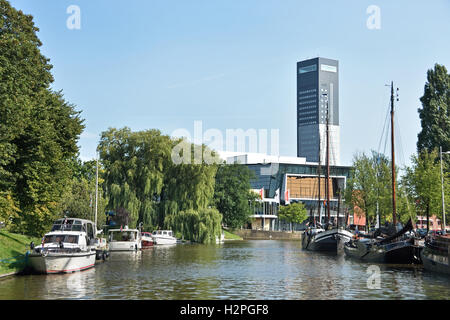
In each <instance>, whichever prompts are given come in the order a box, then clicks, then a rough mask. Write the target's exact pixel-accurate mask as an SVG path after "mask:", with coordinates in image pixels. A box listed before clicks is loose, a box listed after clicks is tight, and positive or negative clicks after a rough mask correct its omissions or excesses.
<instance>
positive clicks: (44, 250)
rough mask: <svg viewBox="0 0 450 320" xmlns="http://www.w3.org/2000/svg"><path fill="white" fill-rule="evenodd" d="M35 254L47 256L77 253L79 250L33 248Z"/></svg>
mask: <svg viewBox="0 0 450 320" xmlns="http://www.w3.org/2000/svg"><path fill="white" fill-rule="evenodd" d="M34 251H35V252H36V253H41V254H44V255H46V254H49V253H79V252H81V248H35V249H34Z"/></svg>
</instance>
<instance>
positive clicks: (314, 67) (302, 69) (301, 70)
mask: <svg viewBox="0 0 450 320" xmlns="http://www.w3.org/2000/svg"><path fill="white" fill-rule="evenodd" d="M312 71H317V64H312V65H309V66H304V67H300V68H298V73H299V74H302V73H307V72H312Z"/></svg>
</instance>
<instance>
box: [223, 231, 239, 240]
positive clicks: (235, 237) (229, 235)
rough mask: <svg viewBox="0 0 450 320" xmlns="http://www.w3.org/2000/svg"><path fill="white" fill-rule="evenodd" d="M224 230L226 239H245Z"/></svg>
mask: <svg viewBox="0 0 450 320" xmlns="http://www.w3.org/2000/svg"><path fill="white" fill-rule="evenodd" d="M223 232H224V233H225V240H244V239H243V238H241V237H240V236H238V235H237V234H234V233H231V232H228V231H227V230H223Z"/></svg>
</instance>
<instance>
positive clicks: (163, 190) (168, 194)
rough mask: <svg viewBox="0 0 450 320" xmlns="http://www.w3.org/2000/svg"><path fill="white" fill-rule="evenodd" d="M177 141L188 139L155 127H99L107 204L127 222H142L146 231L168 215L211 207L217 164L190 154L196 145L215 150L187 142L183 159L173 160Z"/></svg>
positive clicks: (161, 224) (161, 225)
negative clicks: (102, 129) (101, 129)
mask: <svg viewBox="0 0 450 320" xmlns="http://www.w3.org/2000/svg"><path fill="white" fill-rule="evenodd" d="M180 143H181V144H183V145H184V143H187V142H185V141H183V140H180V139H172V138H170V137H169V136H165V135H162V134H161V132H160V131H159V130H147V131H139V132H131V130H130V129H129V128H123V129H120V130H118V129H109V130H108V131H106V132H103V133H102V136H101V140H100V145H99V150H100V158H101V160H102V163H103V165H104V167H105V175H104V179H105V187H104V188H105V191H106V193H107V194H108V206H107V207H108V208H109V209H111V210H118V209H119V208H123V209H125V210H127V211H128V212H129V214H130V221H129V224H130V226H136V225H137V224H139V223H140V222H143V225H144V229H145V230H149V229H153V228H156V227H163V226H164V223H165V218H166V216H168V215H170V214H175V213H177V212H179V211H186V210H195V211H199V210H200V209H205V208H208V207H209V206H211V205H212V197H213V194H214V183H215V179H214V177H215V174H216V171H217V166H216V165H215V164H214V162H213V163H212V164H208V163H206V161H204V160H200V161H193V158H191V157H193V154H194V150H195V149H196V148H201V150H203V151H204V152H205V153H208V154H213V152H211V151H210V150H209V149H208V148H206V146H196V145H192V144H188V145H186V148H184V150H187V151H186V152H187V153H188V154H187V159H188V161H187V163H176V162H174V161H173V159H172V151H173V149H174V148H175V147H176V146H179V145H180ZM189 153H190V154H189ZM189 159H190V161H189Z"/></svg>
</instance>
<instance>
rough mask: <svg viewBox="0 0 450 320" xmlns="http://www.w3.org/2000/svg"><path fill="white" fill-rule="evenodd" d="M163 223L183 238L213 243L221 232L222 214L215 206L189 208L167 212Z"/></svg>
mask: <svg viewBox="0 0 450 320" xmlns="http://www.w3.org/2000/svg"><path fill="white" fill-rule="evenodd" d="M164 225H165V228H168V229H171V230H173V231H174V232H175V233H177V234H180V235H181V237H182V238H183V239H185V240H190V241H193V242H199V243H215V241H216V237H220V235H221V233H222V215H221V214H220V213H219V211H217V209H215V208H201V209H199V210H198V211H196V210H192V209H189V210H186V211H179V212H176V213H173V214H168V215H167V216H166V217H165V223H164Z"/></svg>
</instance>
